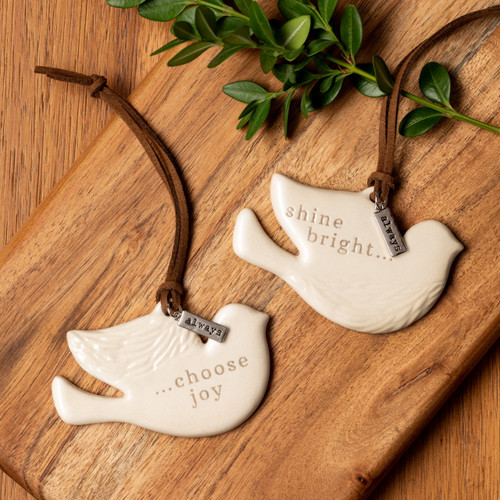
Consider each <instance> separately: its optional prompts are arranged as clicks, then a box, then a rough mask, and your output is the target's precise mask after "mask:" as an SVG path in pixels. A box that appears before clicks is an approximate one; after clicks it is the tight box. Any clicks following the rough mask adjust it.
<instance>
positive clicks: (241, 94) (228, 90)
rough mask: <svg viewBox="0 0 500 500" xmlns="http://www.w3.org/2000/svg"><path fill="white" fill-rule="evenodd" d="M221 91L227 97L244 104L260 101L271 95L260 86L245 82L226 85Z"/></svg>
mask: <svg viewBox="0 0 500 500" xmlns="http://www.w3.org/2000/svg"><path fill="white" fill-rule="evenodd" d="M222 91H223V92H224V94H226V95H228V96H229V97H232V98H233V99H236V100H237V101H240V102H246V103H249V102H252V101H260V100H262V99H265V98H266V97H269V96H271V95H272V94H271V93H270V92H268V91H267V90H266V89H264V88H262V87H261V86H260V85H257V84H256V83H253V82H248V81H245V80H242V81H239V82H233V83H228V84H227V85H224V87H222Z"/></svg>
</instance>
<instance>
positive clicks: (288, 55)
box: [283, 48, 302, 61]
mask: <svg viewBox="0 0 500 500" xmlns="http://www.w3.org/2000/svg"><path fill="white" fill-rule="evenodd" d="M300 54H302V48H300V49H295V50H289V51H287V52H285V53H284V54H283V57H284V58H285V59H286V60H287V61H293V60H294V59H297V57H299V56H300Z"/></svg>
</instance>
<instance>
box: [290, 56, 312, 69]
mask: <svg viewBox="0 0 500 500" xmlns="http://www.w3.org/2000/svg"><path fill="white" fill-rule="evenodd" d="M312 60H313V58H312V57H306V58H305V59H302V61H300V62H297V63H295V64H294V65H293V67H294V69H295V71H299V70H300V69H303V68H305V67H306V66H307V65H308V64H309V63H310V62H311V61H312Z"/></svg>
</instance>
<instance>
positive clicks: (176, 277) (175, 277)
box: [35, 66, 189, 314]
mask: <svg viewBox="0 0 500 500" xmlns="http://www.w3.org/2000/svg"><path fill="white" fill-rule="evenodd" d="M35 73H40V74H44V75H46V76H48V77H49V78H53V79H54V80H61V81H64V82H70V83H76V84H79V85H84V86H86V87H89V91H90V94H91V96H92V97H96V98H100V99H102V100H103V101H104V102H106V103H107V104H108V105H109V106H110V107H111V108H112V109H113V110H114V111H115V113H116V114H118V115H119V116H120V118H121V119H122V120H123V121H124V122H125V124H126V125H127V126H128V127H129V129H130V130H131V131H132V132H133V133H134V135H135V136H136V137H137V139H138V140H139V142H140V143H141V145H142V147H143V148H144V150H145V151H146V153H147V155H148V156H149V159H150V160H151V162H152V163H153V166H154V167H155V169H156V171H157V172H158V174H159V175H160V177H161V179H162V181H163V182H164V183H165V185H166V186H167V189H168V191H169V193H170V196H171V199H172V203H173V205H174V210H175V232H174V241H173V245H172V256H171V258H170V261H169V264H168V269H167V279H166V280H165V282H164V283H163V284H162V285H160V287H159V289H158V292H157V294H156V300H157V302H158V301H160V302H161V305H162V310H163V312H164V313H165V314H169V311H178V310H180V308H181V296H182V295H183V293H184V289H183V287H182V279H183V276H184V269H185V266H186V259H187V253H188V247H189V209H188V204H187V199H186V195H185V192H184V186H183V183H182V180H181V178H180V175H179V172H178V171H177V169H176V167H175V163H174V160H173V158H172V156H171V154H170V152H169V150H168V149H167V147H166V146H165V144H164V143H163V141H162V140H161V139H160V138H159V137H158V135H156V133H155V132H154V131H153V129H152V128H151V127H150V126H149V125H148V124H147V122H146V121H145V120H144V118H142V116H141V115H140V114H139V113H138V111H137V110H136V109H135V108H134V107H133V106H132V105H131V104H130V103H129V102H128V101H127V100H125V99H123V98H122V97H121V96H119V95H118V94H117V93H116V92H114V91H113V90H111V89H110V88H109V87H108V86H107V83H106V78H104V77H103V76H99V75H92V76H89V75H83V74H81V73H75V72H74V71H67V70H64V69H59V68H49V67H46V66H36V68H35Z"/></svg>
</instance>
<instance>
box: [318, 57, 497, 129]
mask: <svg viewBox="0 0 500 500" xmlns="http://www.w3.org/2000/svg"><path fill="white" fill-rule="evenodd" d="M327 59H328V60H330V61H332V62H334V63H335V64H338V65H339V66H342V67H343V68H346V69H348V70H349V71H350V72H351V73H356V74H357V75H360V76H362V77H364V78H366V79H367V80H371V81H372V82H375V83H376V82H377V80H376V78H375V77H374V76H373V75H371V74H370V73H367V72H366V71H363V70H362V69H360V68H358V67H357V66H355V65H353V64H349V63H348V62H346V61H342V60H341V59H337V58H336V57H332V56H327ZM400 94H401V95H402V96H403V97H406V98H407V99H410V100H412V101H414V102H416V103H418V104H421V105H422V106H425V107H426V108H430V109H434V110H436V111H439V112H440V113H442V114H443V115H444V116H446V117H448V118H455V119H456V120H460V121H462V122H465V123H469V124H471V125H475V126H476V127H480V128H482V129H484V130H489V131H490V132H494V133H495V134H500V128H499V127H495V126H494V125H490V124H488V123H484V122H482V121H479V120H476V119H475V118H471V117H470V116H467V115H464V114H462V113H459V112H458V111H455V110H454V109H450V108H446V107H444V106H441V105H439V104H436V103H433V102H431V101H428V100H427V99H423V98H422V97H419V96H417V95H414V94H411V93H410V92H407V91H406V90H400Z"/></svg>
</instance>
